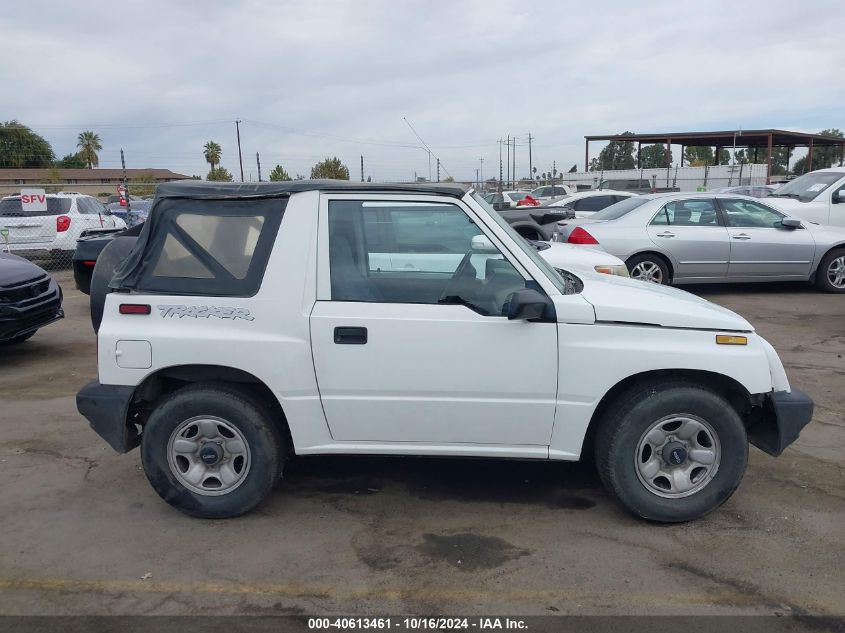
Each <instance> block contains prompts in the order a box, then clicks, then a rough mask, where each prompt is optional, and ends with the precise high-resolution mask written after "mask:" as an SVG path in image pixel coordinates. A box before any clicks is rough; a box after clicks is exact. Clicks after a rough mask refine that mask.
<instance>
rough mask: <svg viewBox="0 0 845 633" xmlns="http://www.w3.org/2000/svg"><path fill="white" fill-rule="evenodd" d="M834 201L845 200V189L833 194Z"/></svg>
mask: <svg viewBox="0 0 845 633" xmlns="http://www.w3.org/2000/svg"><path fill="white" fill-rule="evenodd" d="M833 201H834V202H845V189H840V190H839V191H837V192H836V195H834V196H833Z"/></svg>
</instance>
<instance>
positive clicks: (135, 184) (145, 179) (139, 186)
mask: <svg viewBox="0 0 845 633" xmlns="http://www.w3.org/2000/svg"><path fill="white" fill-rule="evenodd" d="M155 191H156V177H155V174H153V172H151V171H148V172H147V173H145V174H141V175H140V176H138V177H137V178H133V179H132V181H131V182H130V183H129V193H131V194H132V195H133V196H151V195H153V194H154V193H155Z"/></svg>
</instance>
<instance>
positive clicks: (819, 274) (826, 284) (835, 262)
mask: <svg viewBox="0 0 845 633" xmlns="http://www.w3.org/2000/svg"><path fill="white" fill-rule="evenodd" d="M816 287H818V289H819V290H821V291H822V292H832V293H845V248H835V249H833V250H832V251H830V252H829V253H827V254H826V255H825V256H824V257H822V261H821V262H819V267H818V268H817V269H816Z"/></svg>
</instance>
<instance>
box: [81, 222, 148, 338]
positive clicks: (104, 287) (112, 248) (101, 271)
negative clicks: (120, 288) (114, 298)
mask: <svg viewBox="0 0 845 633" xmlns="http://www.w3.org/2000/svg"><path fill="white" fill-rule="evenodd" d="M137 240H138V238H137V237H123V236H121V237H116V238H114V239H113V240H112V241H111V242H109V243H108V244H106V246H105V248H103V250H102V251H100V254H99V256H98V257H97V263H96V264H95V266H94V270H93V271H92V272H91V286H90V292H89V295H90V303H91V325H92V326H93V327H94V331H95V332H97V331H99V329H100V323H101V322H102V321H103V310H104V309H105V307H106V295H107V294H109V292H111V290H109V283H110V282H111V279H112V277H113V276H114V271H115V270H116V269H117V267H118V266H119V265H120V264H121V263H123V260H124V259H126V256H127V255H129V251H131V250H132V248H133V247H134V246H135V242H136V241H137Z"/></svg>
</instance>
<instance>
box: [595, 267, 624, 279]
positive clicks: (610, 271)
mask: <svg viewBox="0 0 845 633" xmlns="http://www.w3.org/2000/svg"><path fill="white" fill-rule="evenodd" d="M596 272H597V273H604V274H605V275H619V276H620V277H630V275H629V274H628V268H627V267H626V266H625V264H620V265H619V266H596Z"/></svg>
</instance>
